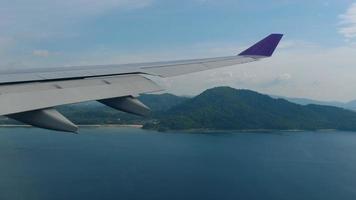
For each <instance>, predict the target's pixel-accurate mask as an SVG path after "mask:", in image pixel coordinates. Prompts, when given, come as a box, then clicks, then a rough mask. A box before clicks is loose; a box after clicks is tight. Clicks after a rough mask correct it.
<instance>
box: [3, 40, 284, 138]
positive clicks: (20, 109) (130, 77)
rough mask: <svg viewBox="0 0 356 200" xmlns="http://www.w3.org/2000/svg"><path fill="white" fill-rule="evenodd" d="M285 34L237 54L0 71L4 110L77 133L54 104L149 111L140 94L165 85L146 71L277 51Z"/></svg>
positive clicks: (173, 70)
mask: <svg viewBox="0 0 356 200" xmlns="http://www.w3.org/2000/svg"><path fill="white" fill-rule="evenodd" d="M281 38H282V35H281V34H271V35H269V36H268V37H266V38H264V39H263V40H261V41H260V42H258V43H256V44H255V45H253V46H251V47H250V48H248V49H247V50H245V51H243V52H242V53H240V54H239V55H237V56H229V57H218V58H207V59H193V60H182V61H170V62H155V63H134V64H121V65H97V66H77V67H64V68H51V69H32V70H21V71H20V70H17V71H2V72H0V115H6V116H8V117H10V118H13V119H16V120H18V121H21V122H24V123H27V124H31V125H33V126H37V127H42V128H47V129H53V130H58V131H68V132H76V131H77V126H76V125H74V124H73V123H72V122H70V121H69V120H68V119H66V118H65V117H64V116H63V115H61V114H60V113H59V112H58V111H56V110H55V109H54V107H56V106H59V105H64V104H72V103H78V102H84V101H93V100H97V101H99V102H101V103H103V104H105V105H108V106H110V107H113V108H115V109H118V110H121V111H125V112H129V113H133V114H137V115H147V114H148V111H149V108H147V107H146V106H145V105H143V104H142V103H141V102H139V101H138V100H137V99H136V98H135V97H136V96H138V95H139V94H142V93H147V92H157V91H160V90H161V88H160V87H159V86H158V85H156V84H155V83H154V82H153V81H151V80H149V79H148V78H146V77H144V76H143V75H145V74H146V75H147V74H149V75H154V76H160V77H171V76H178V75H184V74H188V73H193V72H198V71H204V70H209V69H214V68H219V67H224V66H231V65H237V64H242V63H247V62H253V61H257V60H260V59H263V58H266V57H270V56H272V54H273V52H274V50H275V48H276V47H277V45H278V43H279V41H280V40H281Z"/></svg>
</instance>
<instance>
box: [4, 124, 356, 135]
mask: <svg viewBox="0 0 356 200" xmlns="http://www.w3.org/2000/svg"><path fill="white" fill-rule="evenodd" d="M78 127H79V128H80V127H82V128H110V127H112V128H137V129H143V130H148V131H157V132H162V133H164V132H166V133H172V132H183V133H213V132H224V133H229V132H240V133H253V132H260V133H272V132H295V133H297V132H304V131H310V132H319V131H324V132H329V131H346V132H356V131H347V130H338V129H316V130H302V129H281V130H276V129H242V130H239V129H237V130H219V129H183V130H165V131H159V130H156V129H144V128H143V125H141V124H79V125H78ZM0 128H36V127H33V126H31V125H22V124H0Z"/></svg>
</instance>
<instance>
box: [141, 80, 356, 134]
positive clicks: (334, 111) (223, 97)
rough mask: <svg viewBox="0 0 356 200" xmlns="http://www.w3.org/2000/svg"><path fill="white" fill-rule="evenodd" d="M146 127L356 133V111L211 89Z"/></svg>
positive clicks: (225, 89)
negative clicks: (343, 131) (318, 130)
mask: <svg viewBox="0 0 356 200" xmlns="http://www.w3.org/2000/svg"><path fill="white" fill-rule="evenodd" d="M156 118H157V121H156V123H147V124H146V125H145V126H144V127H145V128H154V129H159V130H167V129H168V130H169V129H174V130H176V129H178V130H182V129H220V130H248V129H270V130H286V129H303V130H316V129H339V130H356V112H353V111H349V110H345V109H342V108H337V107H332V106H321V105H307V106H303V105H298V104H295V103H291V102H288V101H286V100H284V99H274V98H271V97H269V96H267V95H263V94H259V93H257V92H253V91H249V90H236V89H233V88H229V87H218V88H213V89H209V90H207V91H205V92H203V93H202V94H200V95H198V96H197V97H195V98H192V99H190V100H187V101H185V102H183V103H181V104H179V105H177V106H174V107H172V108H170V109H169V110H167V111H164V112H161V113H158V114H156Z"/></svg>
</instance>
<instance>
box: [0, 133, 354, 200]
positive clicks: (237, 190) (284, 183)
mask: <svg viewBox="0 0 356 200" xmlns="http://www.w3.org/2000/svg"><path fill="white" fill-rule="evenodd" d="M0 199H1V200H10V199H11V200H14V199H15V200H17V199H26V200H42V199H43V200H49V199H55V200H57V199H58V200H62V199H76V200H81V199H83V200H90V199H101V200H105V199H115V200H116V199H133V200H134V199H140V200H144V199H154V200H160V199H164V200H166V199H170V200H175V199H184V200H190V199H191V200H193V199H194V200H197V199H204V200H209V199H213V200H225V199H231V200H232V199H233V200H236V199H244V200H248V199H264V200H266V199H273V200H278V199H292V200H293V199H322V200H329V199H330V200H331V199H332V200H334V199H338V200H341V199H350V200H351V199H352V200H354V199H356V133H350V132H338V131H328V132H296V133H290V132H289V133H288V132H276V133H210V134H199V133H197V134H187V133H158V132H154V131H145V130H140V129H132V128H84V129H81V134H79V135H74V134H62V133H56V132H51V131H46V130H40V129H34V128H1V129H0Z"/></svg>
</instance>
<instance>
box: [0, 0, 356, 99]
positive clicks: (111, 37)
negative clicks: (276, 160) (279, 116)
mask: <svg viewBox="0 0 356 200" xmlns="http://www.w3.org/2000/svg"><path fill="white" fill-rule="evenodd" d="M270 33H283V34H285V37H284V38H283V41H282V42H281V44H280V46H279V47H278V49H277V51H276V52H275V54H274V56H273V57H272V58H269V59H265V60H263V61H260V62H254V63H249V64H245V65H237V66H232V67H227V68H222V69H217V70H211V71H205V72H201V73H195V74H191V75H185V76H179V77H174V78H169V79H168V78H167V79H160V80H157V81H158V82H159V83H160V84H162V86H163V87H165V88H166V89H167V91H168V92H171V93H174V94H178V95H196V94H198V93H200V92H202V91H204V90H205V89H208V88H211V87H216V86H231V87H234V88H244V89H251V90H256V91H259V92H262V93H267V94H273V95H281V96H289V97H304V98H312V99H317V100H328V101H329V100H338V101H349V100H353V99H356V1H352V0H313V1H310V0H270V1H261V0H61V1H48V0H28V1H19V0H0V69H3V70H6V69H10V68H17V69H21V68H26V69H27V68H38V67H58V66H71V65H92V64H112V63H131V62H149V61H163V60H176V59H188V58H205V57H216V56H230V55H236V54H238V53H239V52H240V51H242V50H243V49H244V48H246V47H248V46H250V45H251V44H253V43H255V42H256V41H258V40H260V39H262V38H263V37H265V36H267V35H268V34H270ZM155 80H156V79H155Z"/></svg>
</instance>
